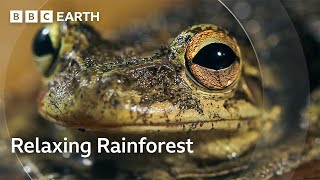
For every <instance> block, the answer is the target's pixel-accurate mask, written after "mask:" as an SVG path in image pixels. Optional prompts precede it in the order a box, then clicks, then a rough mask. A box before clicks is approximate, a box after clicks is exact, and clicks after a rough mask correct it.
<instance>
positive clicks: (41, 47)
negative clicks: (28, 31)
mask: <svg viewBox="0 0 320 180" xmlns="http://www.w3.org/2000/svg"><path fill="white" fill-rule="evenodd" d="M59 33H60V30H59V28H58V27H56V26H55V25H51V26H48V27H44V28H42V29H40V30H39V31H38V32H37V34H36V35H35V37H34V39H33V45H32V51H33V55H34V56H35V61H36V64H37V66H38V68H39V69H40V71H41V72H42V73H43V74H44V75H45V76H49V75H50V74H51V73H52V71H53V69H54V66H55V65H56V59H57V55H58V53H59V49H60V37H59Z"/></svg>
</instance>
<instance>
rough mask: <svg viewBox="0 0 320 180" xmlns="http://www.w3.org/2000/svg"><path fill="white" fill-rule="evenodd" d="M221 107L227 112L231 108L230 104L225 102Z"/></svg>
mask: <svg viewBox="0 0 320 180" xmlns="http://www.w3.org/2000/svg"><path fill="white" fill-rule="evenodd" d="M223 107H224V108H225V109H227V110H228V109H229V108H231V107H232V104H231V103H230V102H229V101H225V102H224V103H223Z"/></svg>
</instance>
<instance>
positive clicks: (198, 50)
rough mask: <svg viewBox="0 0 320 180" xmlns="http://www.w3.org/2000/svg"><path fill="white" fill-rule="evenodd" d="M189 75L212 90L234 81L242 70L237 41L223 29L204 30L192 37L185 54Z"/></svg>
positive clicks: (220, 88) (222, 87) (227, 85)
mask: <svg viewBox="0 0 320 180" xmlns="http://www.w3.org/2000/svg"><path fill="white" fill-rule="evenodd" d="M185 59H186V64H187V68H188V71H189V72H188V74H189V77H191V79H192V80H194V81H195V82H196V83H200V84H201V85H202V86H204V87H206V88H208V89H211V90H222V89H224V88H226V87H229V86H230V85H231V84H233V83H234V82H235V81H236V80H237V79H238V77H239V75H240V71H241V63H240V49H239V47H238V45H237V42H236V41H235V39H234V38H233V37H231V36H230V35H229V34H228V33H227V32H225V31H223V30H220V29H219V30H213V29H209V30H204V31H202V32H200V33H198V34H196V35H195V36H193V38H192V39H191V41H190V42H189V44H188V46H187V51H186V54H185Z"/></svg>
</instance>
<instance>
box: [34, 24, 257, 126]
mask: <svg viewBox="0 0 320 180" xmlns="http://www.w3.org/2000/svg"><path fill="white" fill-rule="evenodd" d="M131 44H134V43H131ZM33 48H34V54H35V56H36V58H35V59H36V62H37V64H38V67H39V68H40V70H41V71H42V73H43V77H44V78H43V79H44V88H43V91H42V93H41V95H40V97H39V110H40V113H41V114H42V115H43V116H44V117H45V118H46V119H49V120H51V121H54V122H56V123H58V124H61V125H64V126H67V127H74V128H83V129H89V130H98V131H125V132H145V131H167V132H177V131H189V130H210V129H215V130H231V131H237V130H239V129H241V130H245V129H250V128H251V129H252V128H254V126H256V125H257V117H258V116H259V115H260V107H259V106H258V104H259V103H258V100H257V99H258V98H257V96H255V95H256V94H257V93H255V92H253V91H258V88H257V87H258V85H257V83H260V82H257V83H256V82H255V81H254V80H252V79H256V78H255V77H253V78H251V81H250V83H248V80H247V78H246V76H247V74H246V73H245V71H244V68H242V66H243V65H244V64H245V63H244V58H243V56H242V55H241V52H240V48H239V46H238V44H237V42H236V40H235V38H234V37H232V36H231V35H230V34H229V33H228V32H227V31H225V30H223V29H221V28H220V27H217V26H214V25H210V24H204V25H196V26H193V27H191V28H189V29H187V30H185V31H183V32H181V33H180V34H179V35H178V36H177V37H176V38H175V39H173V40H171V42H169V43H168V44H167V45H165V46H162V47H161V48H160V49H158V50H156V51H153V53H152V54H151V55H147V53H146V51H147V49H148V48H147V47H144V46H141V45H130V46H128V45H125V44H117V43H115V42H111V41H106V40H103V39H101V38H100V36H99V35H98V33H97V32H96V31H94V30H93V29H92V28H91V27H89V26H87V25H82V24H79V23H63V24H58V23H55V24H52V25H50V26H48V27H46V28H44V29H42V30H41V31H39V33H38V34H37V35H36V37H35V40H34V46H33ZM148 51H149V50H148ZM251 74H254V73H251ZM249 79H250V78H249Z"/></svg>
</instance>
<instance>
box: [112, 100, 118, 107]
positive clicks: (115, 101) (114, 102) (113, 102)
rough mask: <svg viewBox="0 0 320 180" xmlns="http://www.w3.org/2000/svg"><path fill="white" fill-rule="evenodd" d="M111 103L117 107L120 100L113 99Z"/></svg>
mask: <svg viewBox="0 0 320 180" xmlns="http://www.w3.org/2000/svg"><path fill="white" fill-rule="evenodd" d="M111 105H112V106H114V107H117V106H118V105H120V101H119V100H118V99H112V100H111Z"/></svg>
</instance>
